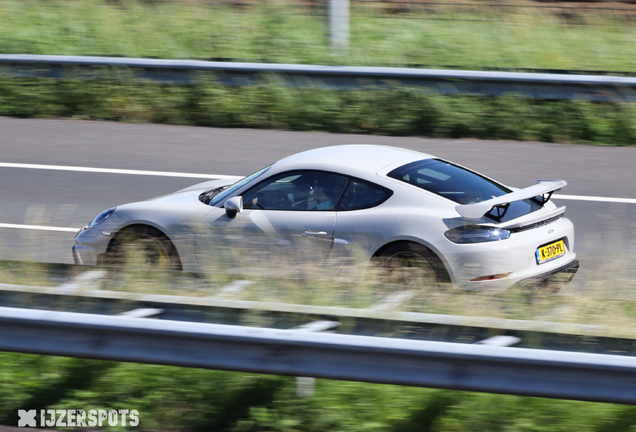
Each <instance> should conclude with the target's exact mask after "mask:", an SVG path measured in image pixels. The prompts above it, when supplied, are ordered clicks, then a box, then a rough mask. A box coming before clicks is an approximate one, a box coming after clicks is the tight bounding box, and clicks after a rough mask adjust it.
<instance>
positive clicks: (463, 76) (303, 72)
mask: <svg viewBox="0 0 636 432" xmlns="http://www.w3.org/2000/svg"><path fill="white" fill-rule="evenodd" d="M207 74H212V75H213V77H214V79H216V80H218V82H220V83H222V84H224V85H229V86H250V85H257V84H260V83H263V82H267V80H270V79H273V80H275V81H276V82H279V83H282V84H283V85H287V86H292V87H310V88H330V89H366V88H381V89H382V88H384V89H386V88H391V87H392V86H395V85H403V86H413V87H422V88H424V89H426V90H428V91H431V92H436V93H441V94H471V95H484V96H502V95H522V96H525V97H531V98H536V99H552V100H565V99H570V100H590V101H612V102H634V101H636V78H631V77H618V76H595V75H569V74H546V73H521V72H490V71H463V70H440V69H413V68H388V67H353V66H316V65H296V64H269V63H238V62H237V63H234V62H214V61H197V60H155V59H136V58H118V57H114V58H112V57H81V56H38V55H26V54H25V55H6V54H5V55H0V76H5V77H15V78H42V77H47V78H58V79H62V78H67V79H68V78H81V79H122V80H126V79H139V80H147V81H151V82H160V83H173V84H194V83H196V82H198V81H200V80H201V79H205V77H206V75H207ZM272 76H273V77H274V78H271V77H272Z"/></svg>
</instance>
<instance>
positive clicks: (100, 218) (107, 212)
mask: <svg viewBox="0 0 636 432" xmlns="http://www.w3.org/2000/svg"><path fill="white" fill-rule="evenodd" d="M116 208H117V207H113V208H110V209H108V210H104V211H103V212H101V213H100V214H98V215H97V217H95V219H93V222H91V223H90V224H89V225H88V228H94V227H96V226H97V225H99V224H100V223H102V222H104V221H105V220H106V219H108V218H109V217H110V215H112V214H113V213H114V212H115V209H116Z"/></svg>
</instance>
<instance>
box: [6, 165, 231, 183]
mask: <svg viewBox="0 0 636 432" xmlns="http://www.w3.org/2000/svg"><path fill="white" fill-rule="evenodd" d="M0 168H26V169H38V170H53V171H76V172H91V173H104V174H129V175H146V176H159V177H184V178H202V179H220V180H221V179H232V178H236V177H237V176H230V175H221V174H193V173H180V172H168V171H143V170H129V169H115V168H93V167H78V166H63V165H39V164H23V163H10V162H0Z"/></svg>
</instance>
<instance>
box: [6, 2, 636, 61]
mask: <svg viewBox="0 0 636 432" xmlns="http://www.w3.org/2000/svg"><path fill="white" fill-rule="evenodd" d="M461 3H470V1H464V2H461ZM424 6H427V5H424ZM535 6H536V5H535ZM427 7H428V8H429V11H428V12H414V11H411V12H402V13H399V14H396V13H395V10H394V6H390V4H386V5H376V6H375V7H373V6H367V7H364V8H363V7H355V4H354V9H353V10H352V20H351V46H350V49H349V50H348V51H347V52H343V53H333V52H332V50H331V49H330V46H329V40H328V38H327V30H328V29H327V20H326V19H325V14H326V13H327V12H326V10H325V9H323V8H320V7H315V8H310V7H300V2H297V3H294V2H292V1H285V0H279V1H275V2H254V4H253V5H252V6H248V7H232V6H221V5H220V3H216V5H211V2H207V1H203V0H200V1H194V0H192V1H170V2H157V1H134V0H120V1H106V0H98V1H83V0H52V1H51V0H29V1H22V0H4V1H2V2H0V17H2V25H1V26H0V52H2V53H5V54H9V53H14V54H56V55H107V56H112V55H115V56H124V57H151V58H168V59H170V58H174V59H211V58H232V59H240V60H244V61H245V60H247V61H250V60H251V61H262V60H267V61H271V62H276V63H309V64H338V65H356V66H365V65H371V66H372V65H385V66H407V65H413V64H421V65H426V66H427V67H448V66H455V67H459V68H468V69H480V68H485V67H502V68H547V69H586V70H616V71H623V70H624V71H632V70H633V69H634V66H635V64H636V29H635V28H634V26H633V25H632V23H631V22H629V21H625V20H624V18H625V17H627V18H629V15H626V14H625V13H623V12H621V11H612V10H609V11H607V12H606V13H605V14H603V13H602V12H598V11H596V12H590V13H588V14H584V13H579V14H578V15H577V16H576V20H574V21H573V20H572V19H571V18H570V19H568V20H566V19H564V18H563V16H559V15H557V13H558V9H551V8H546V9H537V8H507V9H506V8H496V7H488V6H485V5H483V4H480V3H475V4H474V6H473V8H472V10H471V9H468V8H459V7H457V8H452V7H445V8H444V7H442V6H441V5H436V6H434V7H435V10H434V12H435V13H431V12H432V11H431V10H430V9H431V6H427ZM624 7H625V8H628V7H629V6H624ZM614 9H615V7H614ZM572 22H573V23H575V24H589V25H570V24H569V23H572Z"/></svg>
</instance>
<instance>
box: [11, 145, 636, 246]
mask: <svg viewBox="0 0 636 432" xmlns="http://www.w3.org/2000/svg"><path fill="white" fill-rule="evenodd" d="M462 142H463V141H462ZM0 168H25V169H39V170H53V171H74V172H90V173H103V174H126V175H146V176H159V177H182V178H201V179H220V180H221V179H233V178H236V177H240V176H231V175H223V174H195V173H181V172H169V171H144V170H129V169H116V168H95V167H78V166H64V165H42V164H23V163H12V162H0ZM553 198H554V199H563V200H573V201H595V202H612V203H625V204H636V198H609V197H597V196H584V195H553ZM0 228H14V229H30V230H39V231H59V232H72V233H76V232H78V231H79V230H80V228H66V227H54V226H43V225H20V224H7V223H0Z"/></svg>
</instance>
